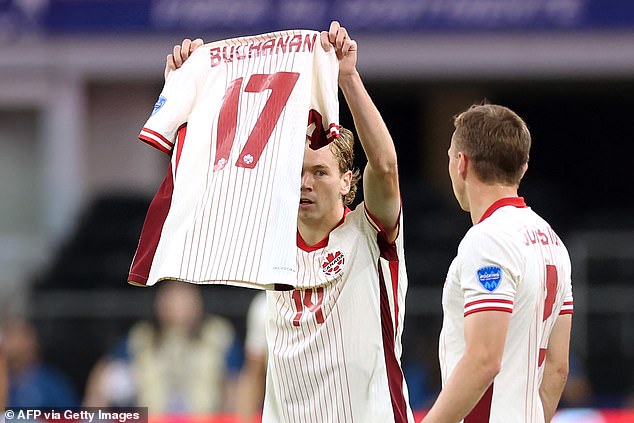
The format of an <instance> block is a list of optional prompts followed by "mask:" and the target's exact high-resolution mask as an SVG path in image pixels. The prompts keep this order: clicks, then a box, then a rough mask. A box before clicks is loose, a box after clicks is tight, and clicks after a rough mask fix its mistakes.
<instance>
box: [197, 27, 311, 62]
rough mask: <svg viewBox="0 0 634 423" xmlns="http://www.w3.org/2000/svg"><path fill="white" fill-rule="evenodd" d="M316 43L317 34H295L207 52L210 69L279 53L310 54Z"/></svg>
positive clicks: (215, 48) (217, 48)
mask: <svg viewBox="0 0 634 423" xmlns="http://www.w3.org/2000/svg"><path fill="white" fill-rule="evenodd" d="M316 41H317V34H305V35H304V34H296V35H289V36H287V37H283V36H280V37H277V38H272V39H270V40H267V41H263V42H259V43H249V44H240V45H237V46H222V47H212V48H211V49H210V50H209V55H210V57H211V67H212V68H213V67H216V66H218V65H220V64H222V63H230V62H233V61H234V60H244V59H251V58H253V57H258V56H269V55H272V54H279V53H282V54H284V53H287V52H288V53H301V52H308V53H312V52H313V50H314V48H315V42H316Z"/></svg>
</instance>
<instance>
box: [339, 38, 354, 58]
mask: <svg viewBox="0 0 634 423" xmlns="http://www.w3.org/2000/svg"><path fill="white" fill-rule="evenodd" d="M353 51H357V42H356V41H355V40H351V39H347V40H346V42H345V43H344V44H343V48H342V49H341V52H342V53H343V54H344V56H345V55H346V54H348V53H350V52H353Z"/></svg>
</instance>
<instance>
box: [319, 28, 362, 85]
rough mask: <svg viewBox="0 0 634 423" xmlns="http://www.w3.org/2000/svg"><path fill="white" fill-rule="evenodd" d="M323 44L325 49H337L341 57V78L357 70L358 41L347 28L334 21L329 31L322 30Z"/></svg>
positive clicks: (339, 57)
mask: <svg viewBox="0 0 634 423" xmlns="http://www.w3.org/2000/svg"><path fill="white" fill-rule="evenodd" d="M321 45H322V47H323V48H324V50H326V51H329V50H330V49H331V48H334V49H335V53H336V54H337V59H339V78H341V77H343V76H348V75H352V74H355V73H356V72H357V42H356V41H355V40H353V39H351V38H350V37H349V36H348V31H346V28H344V27H342V26H341V25H340V24H339V22H337V21H332V22H331V23H330V29H329V30H328V31H322V32H321Z"/></svg>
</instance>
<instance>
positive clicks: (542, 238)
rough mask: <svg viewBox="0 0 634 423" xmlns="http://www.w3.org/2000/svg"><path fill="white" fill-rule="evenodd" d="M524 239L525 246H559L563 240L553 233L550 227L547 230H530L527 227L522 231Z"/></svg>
mask: <svg viewBox="0 0 634 423" xmlns="http://www.w3.org/2000/svg"><path fill="white" fill-rule="evenodd" d="M522 233H523V237H524V245H531V244H537V243H540V244H542V245H548V244H553V245H559V244H560V243H561V240H560V239H559V237H558V236H557V234H556V233H555V231H553V230H552V229H551V228H550V226H549V227H547V228H528V227H525V228H523V230H522Z"/></svg>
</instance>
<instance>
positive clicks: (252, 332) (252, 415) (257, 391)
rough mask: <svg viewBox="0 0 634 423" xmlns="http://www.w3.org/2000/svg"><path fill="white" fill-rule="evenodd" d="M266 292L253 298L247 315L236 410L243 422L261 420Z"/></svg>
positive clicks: (264, 368) (265, 353) (263, 383)
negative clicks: (259, 418) (242, 363)
mask: <svg viewBox="0 0 634 423" xmlns="http://www.w3.org/2000/svg"><path fill="white" fill-rule="evenodd" d="M266 360H267V346H266V293H265V292H259V293H258V294H257V295H256V296H255V297H254V298H253V300H252V301H251V305H250V306H249V312H248V315H247V334H246V340H245V345H244V366H243V367H242V371H241V372H240V379H239V382H238V403H237V410H238V416H239V417H240V423H252V422H256V421H259V420H258V417H259V416H260V415H261V414H262V407H263V403H264V388H265V386H266Z"/></svg>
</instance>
